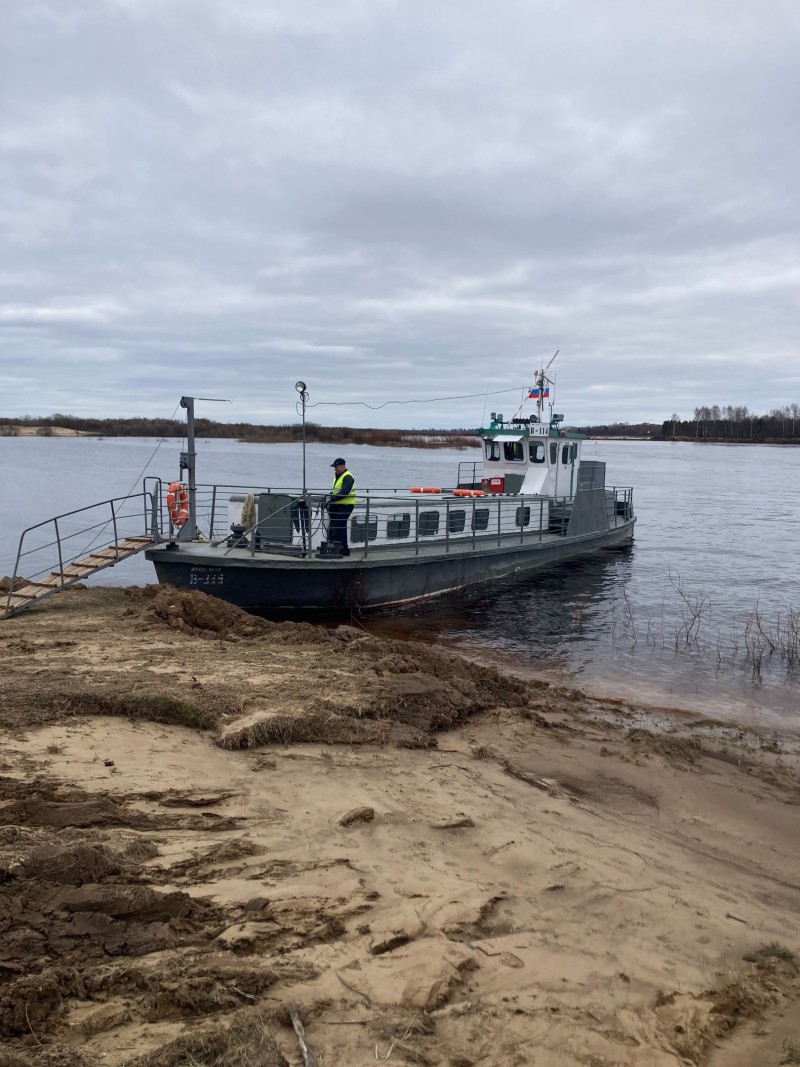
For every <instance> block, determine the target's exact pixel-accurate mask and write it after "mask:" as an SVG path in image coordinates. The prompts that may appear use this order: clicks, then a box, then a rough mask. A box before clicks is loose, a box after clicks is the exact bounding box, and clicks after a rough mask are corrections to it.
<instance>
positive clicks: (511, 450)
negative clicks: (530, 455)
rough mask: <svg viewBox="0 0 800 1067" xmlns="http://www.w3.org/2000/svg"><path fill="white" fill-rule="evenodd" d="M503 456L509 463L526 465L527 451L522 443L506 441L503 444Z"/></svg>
mask: <svg viewBox="0 0 800 1067" xmlns="http://www.w3.org/2000/svg"><path fill="white" fill-rule="evenodd" d="M503 455H504V456H505V460H506V462H507V463H524V462H525V451H524V449H523V447H522V441H505V442H504V443H503Z"/></svg>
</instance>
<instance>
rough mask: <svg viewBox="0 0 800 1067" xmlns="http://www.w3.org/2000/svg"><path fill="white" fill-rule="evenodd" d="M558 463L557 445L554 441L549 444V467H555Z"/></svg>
mask: <svg viewBox="0 0 800 1067" xmlns="http://www.w3.org/2000/svg"><path fill="white" fill-rule="evenodd" d="M556 463H558V443H557V442H556V441H551V442H550V466H551V467H555V465H556Z"/></svg>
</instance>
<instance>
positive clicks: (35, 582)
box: [0, 490, 161, 619]
mask: <svg viewBox="0 0 800 1067" xmlns="http://www.w3.org/2000/svg"><path fill="white" fill-rule="evenodd" d="M159 499H160V494H159V493H158V492H157V491H156V492H151V491H148V490H145V491H144V492H142V493H135V494H129V495H128V496H125V497H117V498H115V499H113V500H105V501H102V502H101V503H99V504H90V505H89V506H88V507H85V508H78V509H76V510H75V511H70V512H66V513H64V514H63V515H57V516H56V517H55V518H52V519H47V520H46V521H45V522H42V523H38V524H37V525H36V526H32V527H30V528H29V529H27V530H25V531H24V532H23V534H22V536H21V537H20V542H19V549H18V551H17V559H16V563H15V566H14V574H13V575H12V577H11V579H10V582H9V588H8V591H7V592H3V593H0V618H6V619H7V618H9V617H10V616H12V615H16V614H17V613H18V612H20V611H23V610H24V609H25V608H29V607H32V606H33V605H35V604H38V603H39V602H40V601H42V600H44V599H45V598H46V597H49V596H52V595H53V594H54V593H58V592H60V591H61V590H62V589H68V588H69V587H70V586H72V585H75V583H76V582H80V581H84V580H85V579H86V578H90V577H91V576H92V575H93V574H97V573H98V572H99V571H102V570H105V569H106V567H113V566H115V565H116V564H118V563H121V562H123V560H126V559H129V558H130V557H131V556H135V555H138V553H140V552H143V551H144V550H145V549H146V548H149V547H150V546H151V545H153V544H156V543H158V541H160V540H161V533H160V529H159V524H158V514H157V503H158V500H159ZM98 543H99V544H100V545H101V546H103V547H97V548H95V547H93V546H94V545H97V544H98Z"/></svg>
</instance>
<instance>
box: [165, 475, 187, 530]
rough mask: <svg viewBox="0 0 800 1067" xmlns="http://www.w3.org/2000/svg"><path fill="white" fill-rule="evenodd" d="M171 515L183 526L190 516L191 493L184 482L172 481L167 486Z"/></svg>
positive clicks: (174, 520)
mask: <svg viewBox="0 0 800 1067" xmlns="http://www.w3.org/2000/svg"><path fill="white" fill-rule="evenodd" d="M167 508H168V509H169V517H170V518H171V519H172V521H173V522H174V523H175V525H176V526H183V524H184V523H185V522H186V520H187V519H188V518H189V494H188V493H187V492H186V487H185V486H184V484H183V482H170V483H169V485H168V487H167Z"/></svg>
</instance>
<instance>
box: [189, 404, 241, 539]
mask: <svg viewBox="0 0 800 1067" xmlns="http://www.w3.org/2000/svg"><path fill="white" fill-rule="evenodd" d="M195 400H207V401H208V402H209V403H211V404H228V403H230V401H228V400H222V399H221V398H219V397H213V396H182V397H181V407H182V408H184V409H185V411H186V451H185V452H181V456H180V468H181V480H182V479H183V472H184V471H187V473H188V475H189V480H188V483H187V489H188V493H189V518H188V519H187V520H186V522H185V523H184V524H183V526H181V528H180V529H179V530H178V537H177V540H178V541H193V540H194V538H195V537H197V474H196V469H197V452H196V451H195V444H194V402H195Z"/></svg>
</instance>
